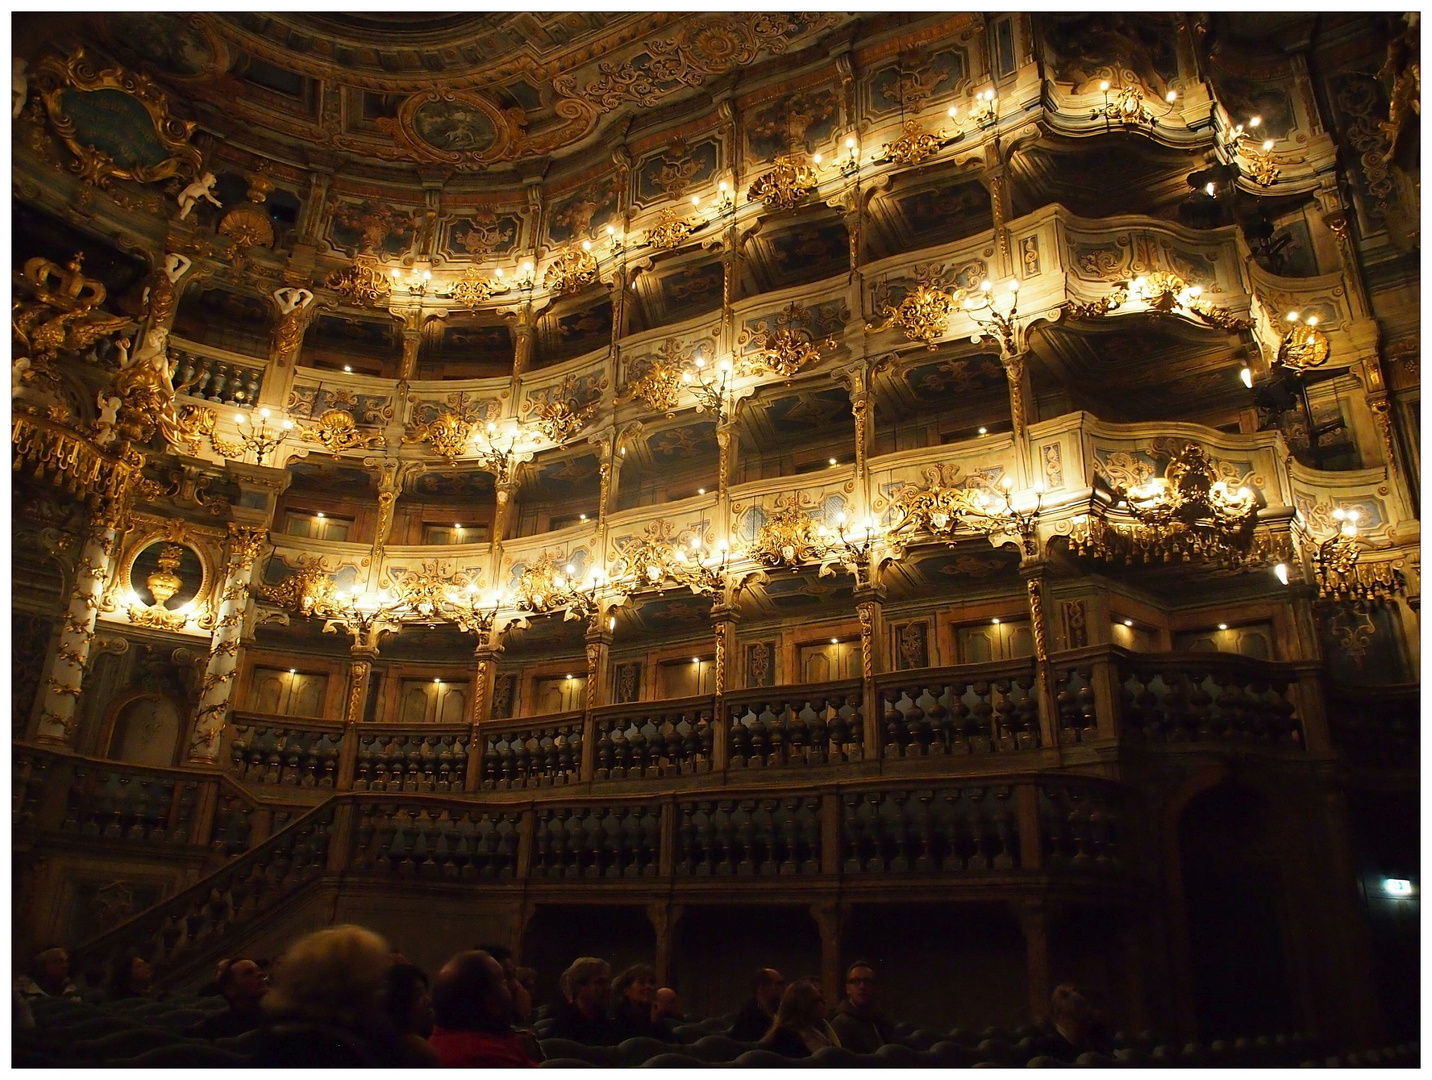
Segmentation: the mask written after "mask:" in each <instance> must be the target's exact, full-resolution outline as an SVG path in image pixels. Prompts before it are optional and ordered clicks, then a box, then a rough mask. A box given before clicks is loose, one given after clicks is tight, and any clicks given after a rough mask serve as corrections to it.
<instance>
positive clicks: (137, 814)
mask: <svg viewBox="0 0 1432 1080" xmlns="http://www.w3.org/2000/svg"><path fill="white" fill-rule="evenodd" d="M199 784H200V781H199V779H198V778H197V777H192V776H190V777H176V776H173V775H165V774H163V773H159V772H149V771H147V770H140V769H136V768H134V767H131V766H119V767H110V766H96V765H92V764H90V763H88V762H85V763H81V764H77V765H76V766H75V769H74V773H73V777H72V779H71V782H70V790H69V797H68V799H67V800H66V805H65V817H64V820H63V821H62V822H61V823H60V832H62V833H67V834H69V835H71V836H81V837H87V838H89V839H96V840H98V839H104V840H130V841H144V842H147V843H151V844H156V843H157V844H187V843H188V842H189V839H190V835H191V833H192V831H193V826H194V824H195V822H194V820H193V819H194V811H195V809H196V808H197V806H198V803H199Z"/></svg>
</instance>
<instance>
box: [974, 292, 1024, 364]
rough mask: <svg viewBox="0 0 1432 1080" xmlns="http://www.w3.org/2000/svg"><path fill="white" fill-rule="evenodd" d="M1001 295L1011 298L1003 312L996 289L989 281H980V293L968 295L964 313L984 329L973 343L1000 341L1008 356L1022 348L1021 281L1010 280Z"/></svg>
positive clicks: (976, 335)
mask: <svg viewBox="0 0 1432 1080" xmlns="http://www.w3.org/2000/svg"><path fill="white" fill-rule="evenodd" d="M1001 295H1005V296H1008V297H1009V308H1008V310H1006V311H1001V310H1000V309H999V307H998V306H997V304H996V295H995V292H994V286H993V285H992V284H991V283H990V281H989V279H988V278H986V279H985V280H984V281H982V282H980V291H979V293H978V294H977V295H975V296H966V297H965V302H964V309H965V313H966V314H967V315H969V317H970V318H971V319H973V320H974V321H975V322H976V323H977V324H978V325H979V327H980V328H981V332H980V333H978V334H975V335H973V336H972V337H971V338H970V340H971V341H972V342H974V343H975V344H976V345H978V344H979V343H980V341H981V340H983V339H984V337H985V336H986V335H988V336H990V337H993V338H997V339H998V340H999V343H1000V346H1001V347H1002V350H1003V352H1004V354H1005V355H1010V354H1012V353H1017V352H1019V351H1020V349H1019V344H1020V342H1019V282H1018V281H1017V280H1015V279H1010V282H1009V284H1008V285H1007V286H1006V287H1005V290H1004V292H1003V293H1002V294H1001Z"/></svg>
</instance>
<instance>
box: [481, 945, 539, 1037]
mask: <svg viewBox="0 0 1432 1080" xmlns="http://www.w3.org/2000/svg"><path fill="white" fill-rule="evenodd" d="M476 951H477V952H485V953H487V955H488V956H490V957H492V958H493V959H494V960H496V961H497V962H498V963H499V964H500V965H502V974H503V977H504V978H505V979H506V980H507V992H508V993H509V994H511V995H512V1004H513V1007H514V1008H515V1009H516V1010H517V1015H516V1019H515V1021H514V1022H515V1023H518V1024H520V1023H522V1022H523V1021H524V1020H526V1019H527V1017H528V1016H530V1015H531V1013H532V988H531V986H529V985H526V984H524V983H523V982H522V980H521V978H520V977H519V971H520V969H519V968H518V967H517V958H516V957H514V956H513V955H512V950H511V949H509V948H508V947H507V946H506V945H479V946H478V947H477V949H476ZM533 974H534V975H535V974H536V973H535V972H534V973H533ZM533 981H534V983H535V979H534V980H533Z"/></svg>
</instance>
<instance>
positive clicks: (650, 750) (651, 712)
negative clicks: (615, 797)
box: [592, 697, 716, 780]
mask: <svg viewBox="0 0 1432 1080" xmlns="http://www.w3.org/2000/svg"><path fill="white" fill-rule="evenodd" d="M592 737H593V739H595V741H596V745H595V747H594V757H593V766H594V771H593V778H594V779H597V780H641V779H646V778H655V777H668V776H695V775H698V774H701V773H709V772H710V771H711V769H712V767H713V751H714V748H715V737H716V729H715V725H714V723H713V716H712V708H711V699H710V698H709V697H699V698H686V699H683V700H680V701H648V702H635V703H632V704H627V705H612V706H608V707H606V708H604V709H600V710H598V711H597V712H596V713H595V714H594V715H593V720H592Z"/></svg>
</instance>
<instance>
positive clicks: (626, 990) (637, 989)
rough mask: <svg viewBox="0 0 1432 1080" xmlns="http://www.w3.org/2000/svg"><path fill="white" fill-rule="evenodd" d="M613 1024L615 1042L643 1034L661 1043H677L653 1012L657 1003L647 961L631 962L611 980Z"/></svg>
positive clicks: (654, 978) (652, 972)
mask: <svg viewBox="0 0 1432 1080" xmlns="http://www.w3.org/2000/svg"><path fill="white" fill-rule="evenodd" d="M612 999H613V1001H614V1002H615V1004H614V1005H613V1006H612V1024H613V1026H614V1027H615V1028H616V1038H617V1041H618V1042H622V1041H624V1040H626V1039H635V1038H639V1037H645V1038H648V1039H660V1040H661V1041H662V1042H676V1036H675V1035H673V1034H672V1033H671V1028H669V1027H668V1026H667V1025H666V1024H665V1023H664V1022H662V1021H660V1020H657V1019H655V1018H654V1017H653V1015H652V1007H653V1005H654V1004H655V1002H656V969H655V968H653V967H651V966H650V965H649V964H633V965H632V966H631V967H629V968H627V969H626V970H625V971H623V972H622V973H621V974H620V975H618V976H617V977H616V978H615V979H614V980H612Z"/></svg>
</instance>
